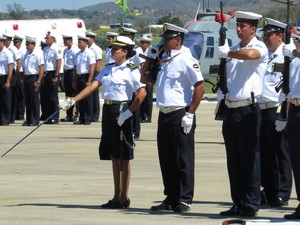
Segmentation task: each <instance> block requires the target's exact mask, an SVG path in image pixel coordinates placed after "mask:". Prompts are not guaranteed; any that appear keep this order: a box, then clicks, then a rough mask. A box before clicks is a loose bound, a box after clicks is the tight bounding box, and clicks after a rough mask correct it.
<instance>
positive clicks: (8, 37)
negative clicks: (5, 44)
mask: <svg viewBox="0 0 300 225" xmlns="http://www.w3.org/2000/svg"><path fill="white" fill-rule="evenodd" d="M13 36H14V35H13V34H11V33H4V34H3V37H6V38H7V39H12V38H13Z"/></svg>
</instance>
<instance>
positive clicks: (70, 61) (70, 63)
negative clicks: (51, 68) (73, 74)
mask: <svg viewBox="0 0 300 225" xmlns="http://www.w3.org/2000/svg"><path fill="white" fill-rule="evenodd" d="M79 51H80V50H79V48H77V47H76V46H75V45H72V46H71V48H65V49H64V53H63V56H64V70H70V69H73V68H74V65H75V60H76V53H77V52H79Z"/></svg>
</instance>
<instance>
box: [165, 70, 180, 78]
mask: <svg viewBox="0 0 300 225" xmlns="http://www.w3.org/2000/svg"><path fill="white" fill-rule="evenodd" d="M167 77H168V78H170V79H178V78H179V77H180V72H175V71H174V72H172V71H170V72H168V73H167Z"/></svg>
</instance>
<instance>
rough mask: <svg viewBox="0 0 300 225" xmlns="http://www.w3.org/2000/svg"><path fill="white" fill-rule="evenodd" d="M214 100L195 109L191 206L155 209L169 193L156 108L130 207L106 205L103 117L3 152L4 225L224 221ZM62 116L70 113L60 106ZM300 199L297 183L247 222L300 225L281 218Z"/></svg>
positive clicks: (136, 163)
mask: <svg viewBox="0 0 300 225" xmlns="http://www.w3.org/2000/svg"><path fill="white" fill-rule="evenodd" d="M215 105H216V102H215V101H203V102H202V103H201V105H200V106H199V108H198V111H197V128H196V135H195V139H196V143H195V149H196V152H195V154H196V156H195V166H196V167H195V197H194V202H193V205H192V207H191V211H190V212H187V213H183V214H176V213H173V211H163V212H155V213H153V212H151V211H149V208H150V207H151V206H152V205H154V204H159V203H160V201H161V200H163V199H164V195H163V185H162V179H161V173H160V167H159V163H158V155H157V147H156V129H157V116H158V110H157V108H156V107H153V118H152V123H143V124H141V126H142V131H141V139H140V140H139V141H137V142H136V149H135V159H134V160H132V161H131V163H132V164H131V165H132V177H131V184H130V199H131V205H130V208H128V209H122V210H110V209H102V208H101V207H100V205H101V204H103V203H106V202H107V201H108V200H109V199H111V198H112V196H113V180H112V168H111V162H109V161H100V160H99V158H98V145H99V141H100V134H101V122H98V123H92V124H91V125H77V126H75V125H73V124H72V123H70V122H66V123H62V122H61V123H60V124H57V125H42V126H40V127H39V128H38V129H37V130H36V131H35V132H33V133H32V134H31V135H30V136H28V137H27V138H26V139H25V140H24V141H22V142H21V143H20V144H19V145H17V146H16V147H15V148H14V149H13V150H12V151H10V152H9V153H8V154H7V155H6V156H5V157H3V158H0V177H1V179H0V224H1V225H54V224H55V225H96V224H97V225H98V224H103V225H114V224H118V225H120V224H122V225H123V224H124V225H127V224H128V225H129V224H130V225H135V224H139V225H140V224H145V225H148V224H149V225H150V224H151V225H153V224H155V225H167V224H172V225H177V224H178V225H179V224H201V225H219V224H221V223H222V222H223V221H224V220H227V219H232V218H224V217H221V216H219V212H220V211H223V210H226V209H229V208H230V207H231V198H230V191H229V183H228V175H227V167H226V157H225V149H224V143H223V138H222V134H221V122H220V121H215V120H214V108H215ZM60 117H61V118H63V117H65V112H63V111H60ZM22 122H23V121H17V122H16V123H15V124H11V125H9V126H5V127H0V132H1V142H0V154H1V155H2V154H3V153H5V152H6V151H7V150H8V149H9V148H11V147H12V146H13V145H14V144H15V143H17V142H18V141H19V140H20V139H21V138H23V137H24V136H25V135H27V134H28V133H29V132H31V131H32V130H33V129H34V127H23V126H22ZM297 204H298V201H297V199H296V194H295V191H294V188H293V192H292V196H291V200H290V201H289V205H288V206H286V207H283V208H268V207H262V209H261V210H260V211H259V212H258V216H257V217H255V218H250V219H247V224H257V225H263V224H270V223H272V224H276V225H279V224H284V225H291V224H298V225H299V224H300V221H286V220H283V219H282V218H283V216H284V214H287V213H292V212H293V211H294V209H295V207H296V206H297Z"/></svg>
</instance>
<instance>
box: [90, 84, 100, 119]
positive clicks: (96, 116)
mask: <svg viewBox="0 0 300 225" xmlns="http://www.w3.org/2000/svg"><path fill="white" fill-rule="evenodd" d="M92 99H93V118H92V121H94V122H97V121H98V120H99V116H100V102H99V90H98V89H97V90H96V91H94V92H93V94H92Z"/></svg>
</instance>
